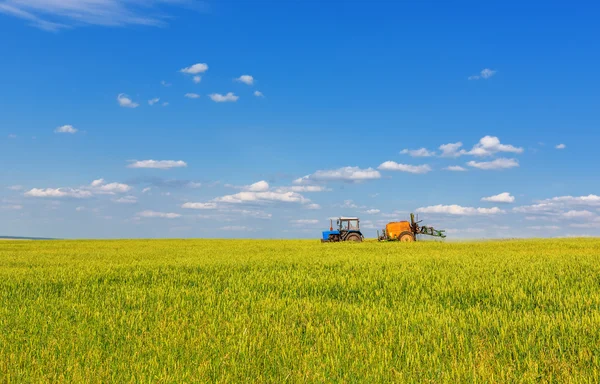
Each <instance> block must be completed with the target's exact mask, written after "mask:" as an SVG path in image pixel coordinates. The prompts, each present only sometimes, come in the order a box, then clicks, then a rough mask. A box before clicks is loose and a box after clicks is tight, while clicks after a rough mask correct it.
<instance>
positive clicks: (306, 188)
mask: <svg viewBox="0 0 600 384" xmlns="http://www.w3.org/2000/svg"><path fill="white" fill-rule="evenodd" d="M276 191H278V192H288V191H292V192H326V191H331V189H329V188H325V187H323V186H321V185H294V186H290V187H279V188H277V189H276Z"/></svg>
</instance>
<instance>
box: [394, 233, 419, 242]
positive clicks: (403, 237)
mask: <svg viewBox="0 0 600 384" xmlns="http://www.w3.org/2000/svg"><path fill="white" fill-rule="evenodd" d="M398 240H400V241H402V242H405V243H409V242H410V243H412V242H413V241H415V235H413V234H412V232H402V233H401V234H400V236H398Z"/></svg>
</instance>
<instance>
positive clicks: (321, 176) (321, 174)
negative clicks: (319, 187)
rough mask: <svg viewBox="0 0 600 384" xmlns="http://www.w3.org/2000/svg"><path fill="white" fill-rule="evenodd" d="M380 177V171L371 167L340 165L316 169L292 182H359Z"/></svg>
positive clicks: (300, 183)
mask: <svg viewBox="0 0 600 384" xmlns="http://www.w3.org/2000/svg"><path fill="white" fill-rule="evenodd" d="M380 178H381V173H379V171H377V170H375V169H373V168H367V169H361V168H359V167H342V168H338V169H330V170H319V171H316V172H315V173H313V174H311V175H306V176H303V177H300V178H298V179H296V180H294V184H296V185H303V184H311V183H312V182H315V181H317V182H318V181H346V182H353V183H359V182H363V181H366V180H375V179H380Z"/></svg>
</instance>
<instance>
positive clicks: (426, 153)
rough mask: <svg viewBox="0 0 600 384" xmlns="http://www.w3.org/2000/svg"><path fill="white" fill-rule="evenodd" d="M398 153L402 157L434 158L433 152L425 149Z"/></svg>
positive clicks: (405, 150) (404, 150) (406, 150)
mask: <svg viewBox="0 0 600 384" xmlns="http://www.w3.org/2000/svg"><path fill="white" fill-rule="evenodd" d="M400 153H401V154H403V155H410V156H412V157H431V156H435V152H433V151H429V150H428V149H426V148H419V149H403V150H402V151H400Z"/></svg>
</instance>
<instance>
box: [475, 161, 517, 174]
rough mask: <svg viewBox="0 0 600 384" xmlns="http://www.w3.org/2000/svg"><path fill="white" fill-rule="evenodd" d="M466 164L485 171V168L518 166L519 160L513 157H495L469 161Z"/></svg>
mask: <svg viewBox="0 0 600 384" xmlns="http://www.w3.org/2000/svg"><path fill="white" fill-rule="evenodd" d="M467 165H468V166H469V167H473V168H478V169H482V170H486V171H487V170H498V169H507V168H514V167H518V166H519V162H518V161H517V160H515V159H506V158H499V159H496V160H493V161H483V162H477V161H469V162H468V163H467Z"/></svg>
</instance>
